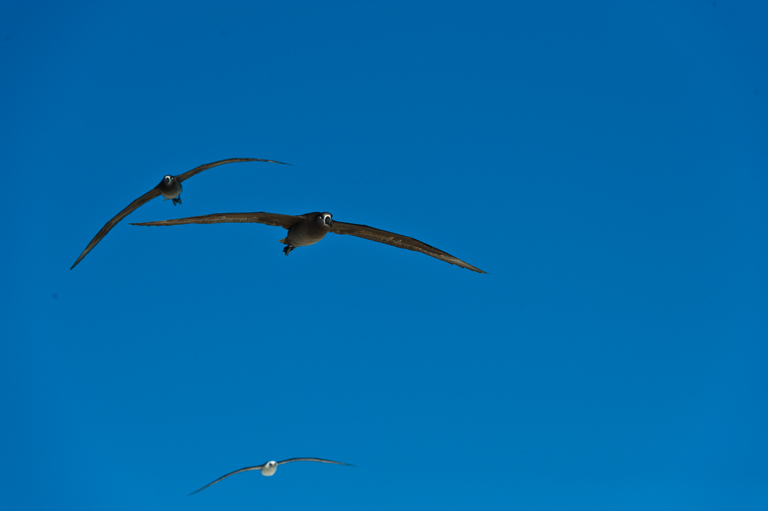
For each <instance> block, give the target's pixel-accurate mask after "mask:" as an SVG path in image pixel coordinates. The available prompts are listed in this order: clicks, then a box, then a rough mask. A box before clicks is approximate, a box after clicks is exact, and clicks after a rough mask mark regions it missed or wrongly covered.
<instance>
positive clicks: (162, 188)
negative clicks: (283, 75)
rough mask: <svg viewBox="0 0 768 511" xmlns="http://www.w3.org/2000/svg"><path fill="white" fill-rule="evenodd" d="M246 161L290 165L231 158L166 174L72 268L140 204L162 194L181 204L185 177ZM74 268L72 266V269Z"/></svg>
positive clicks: (107, 227)
mask: <svg viewBox="0 0 768 511" xmlns="http://www.w3.org/2000/svg"><path fill="white" fill-rule="evenodd" d="M244 161H266V162H269V163H280V164H281V165H290V164H289V163H283V162H281V161H275V160H262V159H261V158H229V159H228V160H221V161H215V162H213V163H206V164H205V165H200V166H199V167H196V168H194V169H192V170H188V171H187V172H185V173H183V174H179V175H178V176H171V175H170V174H169V175H167V176H165V177H164V178H163V180H162V181H160V184H158V185H157V186H156V187H154V188H152V189H151V190H150V191H148V192H147V193H145V194H144V195H142V196H141V197H139V198H138V199H136V200H135V201H133V202H131V203H130V204H128V207H126V208H125V209H124V210H122V211H121V212H120V213H118V214H117V215H115V217H114V218H112V220H110V221H109V222H107V223H106V224H105V225H104V227H102V228H101V230H100V231H99V232H97V233H96V236H94V237H93V239H92V240H91V242H90V243H88V246H87V247H85V250H83V253H82V254H80V257H78V258H77V261H75V264H73V265H72V268H74V267H75V266H77V264H78V263H79V262H80V261H82V260H83V257H85V256H86V255H88V252H90V251H91V250H93V247H95V246H96V245H97V244H98V243H99V241H101V238H103V237H104V236H106V235H107V233H108V232H109V231H110V230H112V228H113V227H114V226H116V225H117V223H118V222H119V221H120V220H122V219H123V218H125V217H127V216H128V215H130V214H131V213H132V212H133V211H134V210H135V209H137V208H138V207H139V206H141V205H143V204H144V203H146V202H149V201H150V200H152V199H154V198H155V197H157V196H158V195H162V196H163V197H165V199H163V200H168V199H171V200H172V201H173V205H174V206H175V205H176V204H181V182H182V181H184V180H185V179H189V178H190V177H192V176H194V175H195V174H199V173H200V172H202V171H204V170H208V169H210V168H212V167H217V166H219V165H224V164H225V163H236V162H244ZM72 268H70V270H71V269H72Z"/></svg>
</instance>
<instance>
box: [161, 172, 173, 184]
mask: <svg viewBox="0 0 768 511" xmlns="http://www.w3.org/2000/svg"><path fill="white" fill-rule="evenodd" d="M163 183H165V184H166V185H169V184H171V183H173V176H172V175H170V174H168V175H167V176H165V177H164V178H163Z"/></svg>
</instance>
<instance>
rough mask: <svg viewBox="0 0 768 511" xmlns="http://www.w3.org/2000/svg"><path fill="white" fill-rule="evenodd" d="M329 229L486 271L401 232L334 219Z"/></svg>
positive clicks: (467, 267)
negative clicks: (396, 232)
mask: <svg viewBox="0 0 768 511" xmlns="http://www.w3.org/2000/svg"><path fill="white" fill-rule="evenodd" d="M330 231H331V232H333V233H336V234H349V235H351V236H357V237H358V238H365V239H367V240H371V241H378V242H379V243H386V244H387V245H392V246H393V247H398V248H404V249H406V250H413V251H414V252H421V253H422V254H427V255H428V256H432V257H434V258H436V259H440V260H441V261H445V262H446V263H450V264H455V265H456V266H461V267H462V268H466V269H468V270H472V271H476V272H478V273H486V272H484V271H483V270H481V269H480V268H476V267H474V266H472V265H471V264H469V263H465V262H464V261H462V260H461V259H458V258H456V257H453V256H452V255H451V254H449V253H447V252H443V251H442V250H440V249H437V248H435V247H433V246H431V245H427V244H426V243H424V242H422V241H419V240H417V239H414V238H410V237H408V236H403V235H402V234H395V233H393V232H388V231H382V230H381V229H376V228H374V227H368V226H367V225H359V224H349V223H345V222H337V221H334V222H333V225H332V226H331V228H330Z"/></svg>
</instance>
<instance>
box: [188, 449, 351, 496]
mask: <svg viewBox="0 0 768 511" xmlns="http://www.w3.org/2000/svg"><path fill="white" fill-rule="evenodd" d="M293 461H314V462H317V463H333V464H334V465H346V466H348V467H352V466H354V465H350V464H349V463H343V462H341V461H333V460H324V459H322V458H289V459H287V460H283V461H268V462H266V463H263V464H261V465H256V466H255V467H245V468H241V469H240V470H235V471H234V472H230V473H229V474H225V475H223V476H221V477H219V478H218V479H216V480H215V481H213V482H212V483H208V484H206V485H205V486H203V487H202V488H200V489H199V490H195V491H193V492H192V493H190V495H194V494H195V493H197V492H199V491H203V490H205V489H206V488H208V487H209V486H211V485H213V484H216V483H218V482H219V481H221V480H222V479H226V478H227V477H229V476H233V475H235V474H239V473H240V472H248V471H249V470H261V475H263V476H271V475H274V474H275V472H276V471H277V466H278V465H284V464H285V463H291V462H293Z"/></svg>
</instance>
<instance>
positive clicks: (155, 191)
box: [70, 187, 160, 270]
mask: <svg viewBox="0 0 768 511" xmlns="http://www.w3.org/2000/svg"><path fill="white" fill-rule="evenodd" d="M158 195H160V190H159V189H158V188H157V187H155V188H152V189H151V190H150V191H148V192H147V193H145V194H144V195H142V196H141V197H139V198H138V199H136V200H135V201H133V202H131V203H130V204H128V206H126V208H125V209H123V210H122V211H121V212H120V213H118V214H117V215H115V216H114V217H113V218H112V219H111V220H110V221H109V222H107V223H106V224H104V227H102V228H101V230H100V231H99V232H97V233H96V236H94V237H93V239H92V240H91V242H90V243H88V246H87V247H85V250H83V253H82V254H80V257H78V258H77V261H75V264H73V265H72V268H74V267H75V266H77V263H79V262H80V261H82V260H83V257H85V256H86V255H88V252H90V251H91V250H93V247H95V246H96V245H98V243H99V242H100V241H101V238H103V237H104V236H106V235H107V233H108V232H109V231H111V230H112V228H113V227H114V226H116V225H117V223H118V222H119V221H120V220H122V219H123V218H125V217H127V216H128V215H130V214H131V213H133V211H134V210H135V209H137V208H139V207H140V206H142V205H143V204H145V203H147V202H149V201H150V200H152V199H154V198H155V197H157V196H158ZM72 268H70V270H71V269H72Z"/></svg>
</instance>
